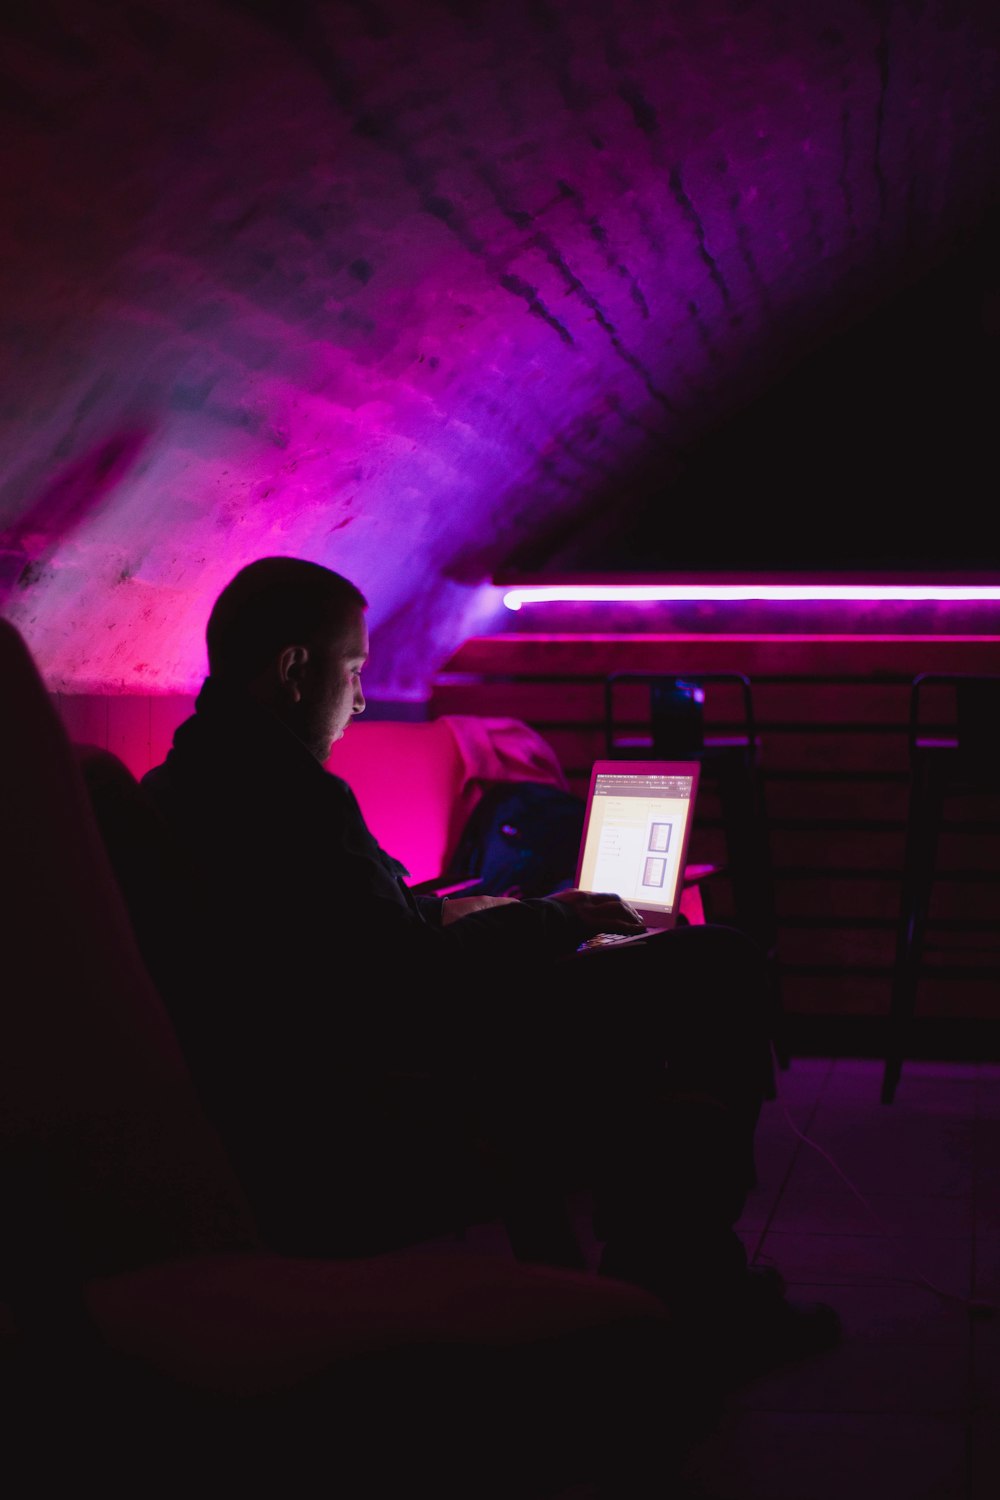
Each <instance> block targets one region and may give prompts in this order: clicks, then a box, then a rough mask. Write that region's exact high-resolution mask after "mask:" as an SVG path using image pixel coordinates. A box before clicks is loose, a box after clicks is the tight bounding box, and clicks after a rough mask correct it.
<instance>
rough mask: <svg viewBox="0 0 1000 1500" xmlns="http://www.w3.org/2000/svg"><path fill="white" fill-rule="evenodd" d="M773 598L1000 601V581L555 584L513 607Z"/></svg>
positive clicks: (514, 597)
mask: <svg viewBox="0 0 1000 1500" xmlns="http://www.w3.org/2000/svg"><path fill="white" fill-rule="evenodd" d="M725 599H728V600H740V599H758V600H759V599H769V600H773V601H777V602H781V601H786V602H787V601H792V602H794V601H796V600H800V601H808V602H809V603H817V602H820V601H822V600H844V601H851V600H855V601H864V600H867V601H881V600H884V601H890V600H902V601H910V602H917V601H920V600H925V601H926V600H931V601H941V602H950V603H963V602H964V603H969V602H975V601H988V600H992V601H994V602H996V601H997V600H1000V584H992V583H991V584H950V583H899V584H895V583H555V584H550V585H546V586H544V587H535V586H531V587H524V588H521V587H518V588H512V589H508V590H507V591H506V593H505V594H504V596H503V602H504V604H505V605H506V606H507V608H508V609H520V608H521V607H522V605H525V604H564V603H566V604H569V603H585V604H658V603H670V602H673V603H681V602H684V601H688V602H691V601H707V600H725Z"/></svg>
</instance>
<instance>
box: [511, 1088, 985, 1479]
mask: <svg viewBox="0 0 1000 1500" xmlns="http://www.w3.org/2000/svg"><path fill="white" fill-rule="evenodd" d="M881 1081H882V1067H881V1064H880V1063H877V1062H875V1061H870V1060H860V1059H818V1058H817V1059H813V1058H798V1059H793V1061H792V1062H791V1065H790V1066H789V1068H788V1069H787V1070H784V1071H781V1072H779V1074H778V1079H777V1082H778V1094H779V1097H778V1098H777V1099H776V1100H774V1101H769V1102H768V1103H766V1104H765V1106H764V1111H763V1115H762V1118H761V1121H760V1124H759V1127H758V1132H757V1173H758V1179H759V1183H758V1186H757V1188H756V1189H755V1190H754V1191H753V1193H752V1194H751V1195H750V1199H749V1202H748V1203H747V1206H746V1211H745V1213H744V1215H743V1218H742V1220H741V1221H740V1225H739V1229H740V1233H741V1235H742V1236H743V1239H744V1242H745V1244H746V1247H747V1251H748V1254H749V1256H750V1258H751V1260H754V1261H758V1262H767V1263H771V1264H773V1265H776V1266H777V1267H779V1269H780V1270H781V1272H782V1274H783V1276H784V1277H785V1280H786V1281H787V1283H788V1287H789V1295H790V1296H793V1297H797V1298H800V1299H802V1300H822V1301H825V1302H828V1303H832V1304H833V1305H834V1306H835V1307H836V1308H837V1310H838V1312H839V1313H840V1316H841V1319H842V1323H843V1330H844V1333H843V1340H842V1342H841V1344H840V1346H839V1347H838V1348H836V1349H835V1350H833V1351H831V1352H828V1353H826V1354H823V1355H818V1356H815V1357H814V1358H812V1359H811V1360H808V1361H806V1362H804V1363H801V1364H799V1365H797V1366H795V1367H793V1368H791V1369H787V1370H785V1371H783V1372H781V1373H775V1374H772V1375H770V1376H767V1377H763V1378H761V1379H759V1380H757V1381H756V1382H755V1383H753V1384H752V1385H750V1386H746V1387H744V1388H743V1389H742V1390H741V1391H740V1392H739V1394H738V1395H737V1396H734V1397H733V1398H731V1400H730V1402H729V1404H728V1407H727V1408H726V1410H725V1411H724V1412H723V1413H722V1415H721V1417H720V1419H719V1420H718V1421H717V1422H716V1424H715V1425H714V1427H713V1429H712V1431H711V1432H710V1433H709V1434H708V1435H707V1436H706V1437H704V1438H703V1439H701V1440H700V1441H699V1442H698V1443H697V1445H696V1446H695V1447H694V1448H693V1449H692V1450H691V1451H690V1454H689V1456H688V1458H687V1461H686V1463H685V1466H684V1470H683V1474H682V1476H681V1479H680V1482H679V1483H678V1482H675V1481H669V1482H665V1487H664V1497H663V1500H1000V1065H997V1064H995V1063H990V1064H986V1063H983V1064H973V1063H966V1064H963V1063H950V1062H949V1063H928V1062H908V1063H907V1064H906V1065H905V1067H904V1070H903V1076H902V1080H901V1082H900V1085H899V1088H898V1090H897V1093H896V1098H895V1101H894V1102H893V1103H892V1104H891V1105H884V1104H882V1103H881V1102H880V1099H879V1091H880V1086H881ZM580 1228H581V1230H583V1229H584V1228H585V1219H584V1218H583V1217H581V1220H580ZM484 1232H485V1233H486V1234H487V1236H488V1234H489V1232H490V1231H489V1230H486V1231H484ZM592 1248H593V1249H594V1250H595V1255H596V1247H592ZM977 1303H978V1304H981V1305H980V1306H979V1308H978V1309H977V1308H976V1307H975V1306H974V1304H977ZM581 1496H582V1500H590V1495H589V1492H586V1494H585V1495H584V1494H583V1492H581ZM566 1500H576V1496H575V1494H573V1495H570V1496H568V1497H566ZM615 1500H619V1497H615ZM620 1500H629V1497H628V1496H627V1495H623V1496H621V1497H620Z"/></svg>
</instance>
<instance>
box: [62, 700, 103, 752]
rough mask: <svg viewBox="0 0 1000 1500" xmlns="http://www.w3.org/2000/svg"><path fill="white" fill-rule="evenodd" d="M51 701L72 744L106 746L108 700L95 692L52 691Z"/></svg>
mask: <svg viewBox="0 0 1000 1500" xmlns="http://www.w3.org/2000/svg"><path fill="white" fill-rule="evenodd" d="M50 696H51V698H52V701H53V703H54V704H55V706H56V710H57V712H58V714H59V717H60V719H61V720H62V722H63V725H64V726H65V729H66V733H67V734H68V735H69V737H70V739H71V740H72V741H73V742H74V744H78V745H97V747H98V748H99V749H101V750H106V749H107V748H108V702H109V700H108V699H107V698H103V697H100V696H99V695H98V694H96V693H52V694H51V695H50Z"/></svg>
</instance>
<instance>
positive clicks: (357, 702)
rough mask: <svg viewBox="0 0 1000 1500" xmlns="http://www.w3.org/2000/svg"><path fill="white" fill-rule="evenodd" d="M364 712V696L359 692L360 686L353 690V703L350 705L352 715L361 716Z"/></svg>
mask: <svg viewBox="0 0 1000 1500" xmlns="http://www.w3.org/2000/svg"><path fill="white" fill-rule="evenodd" d="M364 711H365V695H364V693H363V692H362V691H361V687H360V684H359V685H358V687H356V688H355V689H354V702H353V704H352V705H351V713H352V714H363V713H364Z"/></svg>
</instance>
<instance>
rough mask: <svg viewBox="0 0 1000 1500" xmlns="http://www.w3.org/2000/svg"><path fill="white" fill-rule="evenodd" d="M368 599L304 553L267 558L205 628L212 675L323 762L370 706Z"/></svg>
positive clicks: (244, 574) (242, 575) (243, 577)
mask: <svg viewBox="0 0 1000 1500" xmlns="http://www.w3.org/2000/svg"><path fill="white" fill-rule="evenodd" d="M367 607H368V601H367V599H366V598H365V596H364V595H363V594H362V592H361V590H360V589H358V588H356V587H355V585H354V584H353V583H351V582H350V581H349V580H348V579H347V578H343V577H341V575H340V574H339V573H334V572H333V571H332V570H331V569H330V568H324V567H322V566H321V565H320V564H319V563H312V562H306V561H305V560H304V559H302V558H298V557H261V558H258V559H257V561H256V562H252V563H249V564H248V565H247V566H246V567H245V568H242V569H241V570H240V572H239V573H237V574H236V576H235V578H233V579H232V580H231V582H230V583H228V584H227V585H226V587H225V588H224V589H223V590H222V593H221V594H220V595H219V597H218V599H216V601H215V604H214V606H213V608H212V613H211V615H210V616H209V620H208V628H207V630H206V642H207V645H208V669H209V672H210V673H211V675H212V677H213V678H214V679H215V680H216V681H218V682H220V683H225V684H226V685H227V686H228V687H231V688H237V689H239V690H241V691H244V692H246V693H248V694H249V695H250V696H251V697H253V698H255V699H256V700H257V701H258V702H261V703H263V704H265V705H266V706H267V707H268V708H270V709H272V710H273V712H274V713H275V714H276V715H277V716H278V718H279V719H281V720H282V722H283V723H284V724H286V725H287V726H288V728H289V729H291V730H292V731H293V733H294V734H296V735H297V736H298V738H299V739H300V740H302V742H303V744H305V745H306V746H307V747H308V749H309V750H311V751H312V753H313V755H315V756H316V758H317V759H318V760H320V761H325V760H326V758H327V756H328V755H329V753H330V749H331V747H332V745H333V743H334V742H335V741H336V740H339V739H340V737H341V735H342V734H343V732H344V729H345V728H346V726H347V724H348V723H349V722H350V720H351V718H352V717H353V715H354V714H359V713H361V712H363V710H364V706H365V699H364V694H363V693H362V691H361V678H360V673H361V668H362V667H363V666H364V663H365V661H366V659H367V657H368V626H367V624H366V622H365V610H366V608H367Z"/></svg>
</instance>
